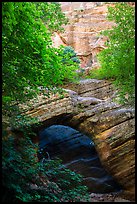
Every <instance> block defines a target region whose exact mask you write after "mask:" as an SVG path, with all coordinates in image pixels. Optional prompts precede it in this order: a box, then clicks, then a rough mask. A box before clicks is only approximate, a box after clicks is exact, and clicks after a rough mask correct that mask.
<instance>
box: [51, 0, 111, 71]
mask: <svg viewBox="0 0 137 204" xmlns="http://www.w3.org/2000/svg"><path fill="white" fill-rule="evenodd" d="M110 3H111V4H110ZM110 3H105V2H60V4H61V8H62V11H63V12H64V13H65V15H66V16H67V17H68V19H69V24H68V25H66V26H64V29H65V32H64V33H55V34H54V35H53V38H52V39H53V44H54V46H55V47H58V46H59V45H61V44H62V45H66V46H72V47H73V48H74V49H75V51H76V53H77V55H78V56H79V58H80V60H81V67H82V68H85V67H92V68H93V67H98V66H99V63H98V60H97V57H96V56H97V54H98V53H99V52H100V51H101V50H103V49H105V48H106V46H105V42H106V41H107V37H105V36H103V35H102V34H101V31H103V30H107V29H110V28H111V27H112V26H113V25H115V24H114V22H110V21H108V20H107V19H106V16H107V12H108V6H114V5H115V4H113V3H112V2H110Z"/></svg>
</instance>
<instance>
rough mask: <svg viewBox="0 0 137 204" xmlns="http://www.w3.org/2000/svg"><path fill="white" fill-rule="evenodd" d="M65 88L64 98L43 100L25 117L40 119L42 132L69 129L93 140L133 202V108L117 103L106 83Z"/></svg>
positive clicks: (88, 83)
mask: <svg viewBox="0 0 137 204" xmlns="http://www.w3.org/2000/svg"><path fill="white" fill-rule="evenodd" d="M64 88H65V90H66V93H65V94H64V98H62V97H60V95H58V94H55V95H52V96H51V97H50V98H49V99H47V98H43V96H41V97H40V98H39V99H38V101H37V103H34V104H33V105H32V107H31V108H29V106H28V110H27V111H26V112H25V111H24V114H26V115H29V116H31V117H33V118H37V119H38V120H39V121H40V122H41V127H42V128H43V127H48V126H50V125H53V124H62V125H68V126H70V127H72V128H75V129H77V130H79V131H81V132H82V133H84V134H86V135H88V136H89V137H91V138H92V140H93V141H94V143H95V147H96V150H97V152H98V154H99V157H100V160H101V163H102V164H103V165H104V166H105V168H106V169H107V171H108V172H110V174H111V175H113V176H114V178H115V179H116V180H117V181H118V182H119V184H121V185H122V187H123V189H124V194H123V195H124V196H125V198H127V199H129V200H134V198H135V124H134V123H135V116H134V108H131V107H124V106H122V105H120V104H118V103H116V102H114V101H113V99H114V98H115V94H116V93H115V89H114V88H113V86H112V84H111V83H110V82H108V81H106V80H96V79H88V80H82V81H80V82H79V83H78V84H70V86H69V85H68V86H65V87H64Z"/></svg>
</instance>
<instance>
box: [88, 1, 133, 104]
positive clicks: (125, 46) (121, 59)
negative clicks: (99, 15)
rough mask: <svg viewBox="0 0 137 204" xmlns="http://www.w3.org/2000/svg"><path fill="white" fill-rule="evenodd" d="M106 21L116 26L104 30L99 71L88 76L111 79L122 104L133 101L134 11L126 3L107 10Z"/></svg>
mask: <svg viewBox="0 0 137 204" xmlns="http://www.w3.org/2000/svg"><path fill="white" fill-rule="evenodd" d="M108 19H109V20H110V21H114V22H115V23H116V26H113V28H112V29H111V30H107V31H104V32H103V34H104V35H106V36H108V39H109V41H108V42H107V43H106V45H107V46H108V48H107V49H104V50H103V51H101V52H100V53H99V56H98V58H99V61H100V63H101V68H100V69H99V70H96V71H95V72H94V73H92V77H93V76H94V77H98V78H100V79H104V78H105V79H113V80H114V84H115V85H116V87H118V88H119V90H120V92H119V93H120V96H121V99H122V98H123V99H124V101H125V100H126V99H125V95H126V94H128V96H129V101H130V102H133V101H134V91H135V90H134V88H135V8H134V7H131V6H130V5H129V4H128V3H126V2H120V3H117V4H116V5H115V7H108Z"/></svg>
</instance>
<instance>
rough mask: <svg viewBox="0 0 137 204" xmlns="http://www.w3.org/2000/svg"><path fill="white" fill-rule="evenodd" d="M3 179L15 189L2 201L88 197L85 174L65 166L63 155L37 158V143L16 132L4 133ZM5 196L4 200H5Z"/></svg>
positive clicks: (39, 200) (36, 200) (54, 200)
mask: <svg viewBox="0 0 137 204" xmlns="http://www.w3.org/2000/svg"><path fill="white" fill-rule="evenodd" d="M3 135H4V136H3V147H2V161H3V162H2V177H3V178H2V181H3V187H7V189H8V190H10V191H11V190H12V194H13V195H14V197H12V196H11V199H12V200H11V199H10V194H8V195H7V197H8V198H7V197H6V196H5V194H3V201H4V202H6V201H7V200H9V201H10V202H12V201H14V202H17V201H23V202H31V201H32V202H63V201H64V202H67V201H73V202H76V201H79V200H81V199H85V200H88V198H89V194H88V191H87V187H86V186H83V185H82V176H81V175H79V174H76V173H75V172H73V171H71V170H69V169H67V168H65V167H64V166H63V165H62V164H61V160H60V159H56V160H46V159H45V161H44V160H42V161H39V162H38V161H37V148H38V147H37V145H34V144H33V143H32V142H31V140H30V138H29V137H26V138H25V139H23V138H20V136H19V135H18V137H19V139H18V142H17V141H16V140H17V138H16V139H15V137H14V135H10V136H9V137H8V138H7V133H6V131H5V132H4V133H3ZM4 199H5V200H4Z"/></svg>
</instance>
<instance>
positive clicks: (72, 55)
mask: <svg viewBox="0 0 137 204" xmlns="http://www.w3.org/2000/svg"><path fill="white" fill-rule="evenodd" d="M62 56H65V57H63V59H62V61H63V62H64V63H67V62H66V61H67V59H66V58H67V57H68V58H69V59H71V60H72V61H73V62H76V63H77V64H80V60H79V58H78V57H77V54H76V52H75V51H74V49H73V48H72V47H71V46H65V47H64V51H63V55H62ZM66 56H67V57H66Z"/></svg>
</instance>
